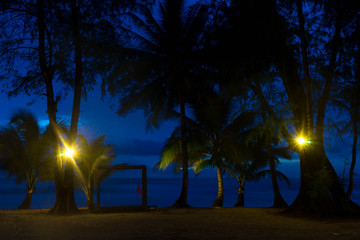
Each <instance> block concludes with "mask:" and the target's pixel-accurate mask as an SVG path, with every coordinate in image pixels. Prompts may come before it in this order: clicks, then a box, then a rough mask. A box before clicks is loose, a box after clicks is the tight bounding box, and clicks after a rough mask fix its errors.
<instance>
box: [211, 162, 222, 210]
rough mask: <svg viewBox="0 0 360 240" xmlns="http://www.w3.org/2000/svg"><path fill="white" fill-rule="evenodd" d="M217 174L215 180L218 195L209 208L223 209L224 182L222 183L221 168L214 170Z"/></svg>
mask: <svg viewBox="0 0 360 240" xmlns="http://www.w3.org/2000/svg"><path fill="white" fill-rule="evenodd" d="M216 172H217V180H218V195H217V197H216V199H215V201H214V202H213V204H212V206H211V207H223V203H224V182H223V176H222V172H221V168H219V167H217V168H216Z"/></svg>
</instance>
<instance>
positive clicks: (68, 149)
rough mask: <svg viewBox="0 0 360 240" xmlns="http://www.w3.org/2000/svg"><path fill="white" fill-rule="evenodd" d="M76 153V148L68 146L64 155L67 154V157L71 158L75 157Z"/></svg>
mask: <svg viewBox="0 0 360 240" xmlns="http://www.w3.org/2000/svg"><path fill="white" fill-rule="evenodd" d="M74 154H75V151H74V149H72V148H68V147H66V150H65V152H64V155H65V156H67V157H69V158H73V157H74Z"/></svg>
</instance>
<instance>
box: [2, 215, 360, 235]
mask: <svg viewBox="0 0 360 240" xmlns="http://www.w3.org/2000/svg"><path fill="white" fill-rule="evenodd" d="M47 212H48V210H0V234H1V235H0V236H1V237H0V239H4V240H5V239H29V240H30V239H36V240H43V239H62V240H64V239H277V240H279V239H287V240H291V239H307V240H310V239H317V240H319V239H360V219H321V220H319V219H308V218H295V217H288V216H284V215H283V214H279V210H276V209H269V208H244V209H232V208H225V209H198V208H189V209H160V210H157V211H151V212H124V213H106V214H105V213H101V214H91V213H87V212H86V211H85V210H82V211H81V213H80V214H78V215H73V216H55V215H49V214H48V213H47Z"/></svg>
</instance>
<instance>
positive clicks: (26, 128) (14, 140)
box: [0, 110, 51, 209]
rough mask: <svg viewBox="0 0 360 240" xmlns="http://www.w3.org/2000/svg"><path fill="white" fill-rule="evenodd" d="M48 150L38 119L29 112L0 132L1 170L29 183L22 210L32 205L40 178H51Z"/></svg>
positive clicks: (17, 114)
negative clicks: (33, 195)
mask: <svg viewBox="0 0 360 240" xmlns="http://www.w3.org/2000/svg"><path fill="white" fill-rule="evenodd" d="M49 150H50V145H49V144H46V141H45V139H44V137H43V136H42V135H41V132H40V127H39V125H38V122H37V120H36V118H35V116H34V115H33V114H32V113H31V112H29V111H26V110H19V111H17V112H15V113H14V114H12V116H11V120H10V123H9V125H8V126H3V127H2V128H1V130H0V153H1V155H0V166H1V169H3V170H6V171H8V173H9V177H11V176H15V177H16V182H17V183H20V182H23V181H25V182H26V198H25V200H24V201H23V202H22V204H21V205H20V206H19V209H28V208H30V205H31V199H32V194H33V192H34V190H35V184H36V182H37V181H38V180H39V179H40V178H42V177H43V178H44V177H45V176H49V175H51V172H49V170H48V168H49V162H48V157H49Z"/></svg>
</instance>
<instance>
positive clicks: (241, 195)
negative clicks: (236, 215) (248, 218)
mask: <svg viewBox="0 0 360 240" xmlns="http://www.w3.org/2000/svg"><path fill="white" fill-rule="evenodd" d="M244 192H245V188H244V186H243V185H242V184H241V183H239V188H238V198H237V200H236V203H235V205H234V207H244V203H245V201H244Z"/></svg>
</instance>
